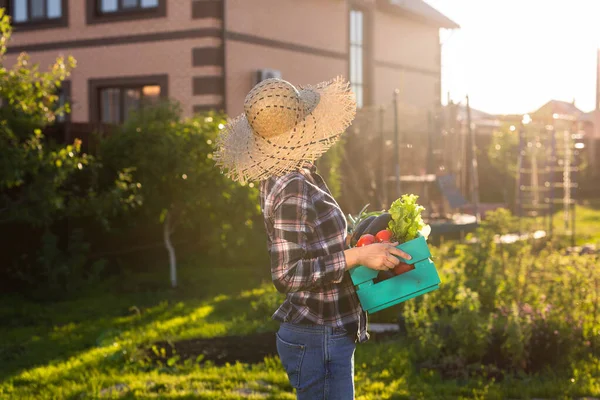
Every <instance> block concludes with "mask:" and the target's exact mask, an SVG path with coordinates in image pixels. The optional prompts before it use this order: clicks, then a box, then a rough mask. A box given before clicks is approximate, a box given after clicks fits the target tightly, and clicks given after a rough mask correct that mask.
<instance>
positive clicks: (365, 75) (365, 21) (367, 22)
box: [348, 5, 371, 108]
mask: <svg viewBox="0 0 600 400" xmlns="http://www.w3.org/2000/svg"><path fill="white" fill-rule="evenodd" d="M353 13H360V15H361V17H362V24H361V34H362V35H361V38H360V43H358V42H355V41H354V37H353V36H354V35H353V33H354V31H353V28H354V26H353ZM370 27H371V15H370V12H369V10H367V9H366V8H364V7H359V6H355V5H353V6H352V7H350V9H349V11H348V77H349V81H350V87H351V89H352V90H353V91H354V92H355V94H356V100H357V107H358V108H362V107H365V106H366V105H368V104H370V98H369V94H368V93H369V92H368V89H369V86H370V85H369V79H370V72H369V71H370V70H369V68H370V65H369V60H370V38H371V32H370V31H369V29H370ZM354 49H359V50H360V52H361V60H362V63H361V77H360V81H359V82H356V81H355V80H354V79H352V77H353V71H354V70H353V63H354V60H353V57H352V55H353V52H354ZM357 88H360V95H359V93H357Z"/></svg>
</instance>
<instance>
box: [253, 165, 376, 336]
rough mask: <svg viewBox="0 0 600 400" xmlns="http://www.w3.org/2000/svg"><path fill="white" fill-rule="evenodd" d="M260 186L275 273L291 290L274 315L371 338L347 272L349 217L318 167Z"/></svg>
mask: <svg viewBox="0 0 600 400" xmlns="http://www.w3.org/2000/svg"><path fill="white" fill-rule="evenodd" d="M260 189H261V207H262V211H263V215H264V220H265V227H266V230H267V235H268V249H269V253H270V257H271V276H272V279H273V283H274V285H275V287H276V288H277V290H278V291H280V292H282V293H285V294H286V299H285V301H284V302H283V304H282V305H281V306H280V307H279V308H278V309H277V311H276V312H275V313H274V314H273V319H275V320H278V321H282V322H290V323H295V324H316V325H325V326H330V327H334V328H343V329H346V330H347V331H348V332H349V333H350V334H352V335H354V334H355V333H356V338H357V340H358V341H359V342H364V341H366V340H367V339H368V338H369V335H368V333H367V319H366V313H365V312H364V311H363V309H362V307H361V306H360V303H359V301H358V297H357V296H356V292H355V290H354V285H353V284H352V280H351V278H350V275H349V274H348V272H346V257H345V256H344V249H345V248H346V244H345V240H346V235H347V223H346V218H345V217H344V213H343V212H342V210H341V209H340V207H339V206H338V204H337V203H336V201H335V199H334V198H333V197H332V195H331V193H330V192H329V189H328V188H327V185H326V184H325V182H324V181H323V179H322V178H321V176H320V175H318V174H317V172H316V168H315V167H314V166H312V165H311V166H310V167H308V168H302V169H300V170H299V171H297V172H292V173H289V174H287V175H284V176H281V177H275V178H270V179H267V180H264V181H262V182H261V184H260Z"/></svg>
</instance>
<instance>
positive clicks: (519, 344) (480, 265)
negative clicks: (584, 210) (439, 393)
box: [403, 210, 600, 376]
mask: <svg viewBox="0 0 600 400" xmlns="http://www.w3.org/2000/svg"><path fill="white" fill-rule="evenodd" d="M514 222H515V221H514V219H513V218H512V216H510V214H509V213H507V212H506V211H504V210H499V211H497V212H495V213H491V214H490V215H489V218H488V220H487V221H486V222H485V223H484V224H482V226H481V227H480V228H479V229H478V231H477V233H476V237H477V241H476V242H475V243H473V244H459V245H453V246H451V247H445V248H444V249H441V250H440V251H438V254H437V257H436V265H437V266H438V269H439V272H440V275H441V279H442V282H443V286H442V288H441V289H440V290H438V291H435V292H432V293H430V294H428V295H426V296H423V297H422V298H420V299H419V300H418V301H416V302H408V303H406V305H405V306H404V310H403V319H404V322H405V324H406V330H407V332H408V335H409V337H410V338H411V339H412V340H413V342H414V343H415V346H416V351H415V354H416V355H417V357H418V361H419V362H420V363H422V365H423V366H429V367H434V368H436V369H440V370H442V371H443V372H444V373H445V374H448V375H451V376H457V375H462V374H465V373H468V371H469V370H470V367H473V366H479V365H481V364H484V365H494V366H498V367H500V368H502V369H504V370H506V371H512V372H527V373H532V372H538V371H541V370H544V369H558V370H561V369H563V368H568V367H569V365H570V363H571V362H573V361H575V360H580V359H582V358H585V357H586V356H593V357H600V351H599V350H600V340H599V339H598V338H599V335H598V333H599V332H600V305H599V304H600V269H598V268H597V265H598V262H599V258H598V256H594V255H586V256H580V255H566V254H563V253H562V252H561V251H559V250H557V249H553V248H551V246H552V245H551V244H550V243H548V245H547V246H546V247H544V248H543V249H542V250H541V251H537V250H535V248H534V246H533V245H532V244H531V243H528V242H521V243H515V244H511V245H506V244H500V243H497V241H496V240H494V238H495V237H497V235H498V234H499V233H506V231H508V230H509V229H512V228H513V227H512V226H511V225H512V224H513V223H514Z"/></svg>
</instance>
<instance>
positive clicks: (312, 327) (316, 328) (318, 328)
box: [281, 322, 351, 334]
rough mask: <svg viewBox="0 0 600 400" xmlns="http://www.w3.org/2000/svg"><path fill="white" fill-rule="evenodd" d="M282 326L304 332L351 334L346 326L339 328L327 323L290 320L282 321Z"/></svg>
mask: <svg viewBox="0 0 600 400" xmlns="http://www.w3.org/2000/svg"><path fill="white" fill-rule="evenodd" d="M281 326H282V327H284V328H286V329H289V330H292V331H297V332H304V333H330V334H331V333H348V334H351V333H350V332H348V331H347V330H346V329H345V328H337V327H333V326H326V325H316V324H293V323H290V322H282V323H281Z"/></svg>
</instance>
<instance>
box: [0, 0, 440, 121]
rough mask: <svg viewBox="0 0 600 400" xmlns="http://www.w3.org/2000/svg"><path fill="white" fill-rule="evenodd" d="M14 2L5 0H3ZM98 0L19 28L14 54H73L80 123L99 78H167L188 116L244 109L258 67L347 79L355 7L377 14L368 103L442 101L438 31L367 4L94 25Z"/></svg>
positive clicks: (192, 7) (236, 4)
mask: <svg viewBox="0 0 600 400" xmlns="http://www.w3.org/2000/svg"><path fill="white" fill-rule="evenodd" d="M2 1H5V0H0V2H2ZM88 1H89V0H68V5H69V7H68V16H69V18H68V19H69V25H68V27H58V28H52V29H43V30H30V31H25V30H23V31H19V29H18V28H16V29H15V32H14V35H13V38H12V40H11V43H10V47H9V54H8V56H7V61H8V63H13V62H14V61H15V60H16V57H17V55H18V53H19V52H21V51H26V52H27V53H29V54H30V55H31V58H32V60H33V61H34V62H39V63H40V64H41V67H42V69H44V68H46V66H47V65H49V64H50V63H52V62H53V60H54V59H55V58H56V57H57V56H59V55H73V56H74V57H75V58H76V59H77V68H76V70H75V71H74V73H73V75H72V77H71V78H70V81H71V101H72V103H73V107H72V108H73V113H72V116H71V119H72V121H74V122H87V121H89V119H90V111H89V99H90V93H88V89H89V88H88V81H89V80H90V79H101V78H114V77H134V76H140V75H167V76H168V85H169V87H168V94H169V96H170V97H172V98H174V99H176V100H178V101H180V102H181V103H182V105H183V109H184V112H185V115H191V114H192V113H193V112H194V111H200V110H204V109H209V108H219V109H223V108H224V109H226V111H227V112H228V113H229V114H230V115H237V114H238V113H240V112H241V111H242V104H243V99H244V97H245V95H246V93H247V92H248V91H249V90H250V89H251V87H252V85H253V84H254V76H255V73H256V71H257V70H258V69H263V68H270V69H276V70H280V71H281V72H282V76H283V78H284V79H287V80H289V81H291V82H292V83H294V84H300V85H302V84H313V83H318V82H321V81H324V80H328V79H331V78H333V77H335V76H336V75H343V76H345V77H348V68H349V66H348V53H349V52H348V46H349V44H348V40H349V38H348V36H349V34H348V29H349V28H348V18H349V17H348V15H349V9H350V7H351V6H352V7H357V6H358V7H360V8H363V9H364V10H366V12H368V13H370V14H369V15H370V18H371V21H372V25H371V27H372V32H370V35H371V40H370V43H369V46H370V48H369V49H368V50H369V51H370V55H369V58H368V59H367V62H368V64H369V66H368V67H367V72H369V74H370V79H368V80H367V82H366V83H367V89H366V90H367V91H368V95H367V99H369V102H368V104H389V103H391V101H392V93H393V90H394V89H395V88H398V89H400V100H401V102H403V103H405V104H407V105H410V106H411V107H415V108H418V109H430V108H432V107H433V106H434V105H436V104H439V98H440V93H439V92H440V88H439V81H440V72H439V71H440V56H439V50H440V49H439V40H438V29H437V28H436V27H432V26H430V25H426V24H423V23H420V22H417V21H414V20H411V19H407V18H404V17H402V16H399V15H392V14H388V13H386V12H383V11H381V10H379V9H377V7H376V6H375V5H374V4H375V3H374V2H372V1H368V0H352V1H351V2H348V1H339V0H302V1H299V0H277V1H275V0H252V1H249V0H225V1H224V2H223V1H222V0H167V5H166V15H165V16H162V17H158V18H150V19H140V20H132V21H121V22H109V23H96V24H88V16H87V14H86V13H87V8H86V5H87V3H88Z"/></svg>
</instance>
